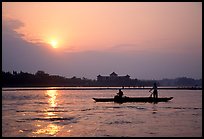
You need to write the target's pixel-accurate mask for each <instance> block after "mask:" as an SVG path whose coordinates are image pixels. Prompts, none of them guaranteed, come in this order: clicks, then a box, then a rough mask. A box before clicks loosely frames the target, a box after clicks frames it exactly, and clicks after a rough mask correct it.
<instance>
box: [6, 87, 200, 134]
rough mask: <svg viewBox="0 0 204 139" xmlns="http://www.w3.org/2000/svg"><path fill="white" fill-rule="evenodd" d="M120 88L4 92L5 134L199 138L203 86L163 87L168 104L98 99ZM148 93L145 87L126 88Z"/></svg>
mask: <svg viewBox="0 0 204 139" xmlns="http://www.w3.org/2000/svg"><path fill="white" fill-rule="evenodd" d="M116 92H117V90H37V91H36V90H27V91H25V90H20V91H2V136H5V137H7V136H20V137H33V136H34V137H38V136H43V137H44V136H45V137H49V136H66V137H69V136H74V137H101V136H102V137H104V136H105V137H106V136H116V137H143V136H145V137H160V136H167V137H200V136H202V90H159V96H161V97H170V96H173V97H174V98H173V99H172V100H171V101H169V102H160V103H158V104H152V103H135V102H134V103H123V104H118V103H114V102H107V103H99V102H98V103H95V102H94V101H93V100H92V97H113V96H114V95H115V93H116ZM123 92H124V94H125V95H126V96H149V92H148V91H147V90H123Z"/></svg>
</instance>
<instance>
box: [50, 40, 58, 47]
mask: <svg viewBox="0 0 204 139" xmlns="http://www.w3.org/2000/svg"><path fill="white" fill-rule="evenodd" d="M50 45H51V46H52V47H53V48H58V42H57V40H51V41H50Z"/></svg>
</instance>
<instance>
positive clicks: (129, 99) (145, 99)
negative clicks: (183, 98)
mask: <svg viewBox="0 0 204 139" xmlns="http://www.w3.org/2000/svg"><path fill="white" fill-rule="evenodd" d="M92 99H93V100H95V102H118V103H124V102H149V103H157V102H167V101H169V100H171V99H173V97H161V98H157V99H154V98H153V97H126V96H125V97H122V98H116V97H115V98H92Z"/></svg>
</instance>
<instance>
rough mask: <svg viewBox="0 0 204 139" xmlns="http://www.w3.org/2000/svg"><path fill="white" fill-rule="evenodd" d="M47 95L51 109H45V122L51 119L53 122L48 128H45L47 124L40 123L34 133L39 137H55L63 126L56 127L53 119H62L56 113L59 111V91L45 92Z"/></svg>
mask: <svg viewBox="0 0 204 139" xmlns="http://www.w3.org/2000/svg"><path fill="white" fill-rule="evenodd" d="M45 95H46V96H48V97H49V98H48V100H47V102H48V104H49V106H50V107H46V108H44V110H43V111H44V116H43V117H44V119H45V120H49V119H51V121H50V122H49V123H48V125H47V126H45V123H38V124H36V127H37V128H40V129H37V130H36V131H35V132H33V134H37V135H52V136H55V135H56V134H57V133H58V132H60V130H61V128H62V126H59V125H56V124H54V123H53V121H52V120H53V119H54V120H55V119H58V118H62V117H60V116H59V115H58V113H57V112H56V109H57V105H58V103H57V102H58V101H59V100H57V96H58V95H59V94H58V92H57V90H47V91H46V92H45Z"/></svg>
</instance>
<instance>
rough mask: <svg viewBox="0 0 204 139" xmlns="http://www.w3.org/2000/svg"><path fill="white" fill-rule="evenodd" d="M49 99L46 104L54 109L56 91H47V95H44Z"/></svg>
mask: <svg viewBox="0 0 204 139" xmlns="http://www.w3.org/2000/svg"><path fill="white" fill-rule="evenodd" d="M46 94H47V95H48V96H49V97H50V98H49V100H48V103H49V105H50V106H51V107H56V106H57V100H56V98H57V95H58V93H57V91H56V90H47V93H46Z"/></svg>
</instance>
